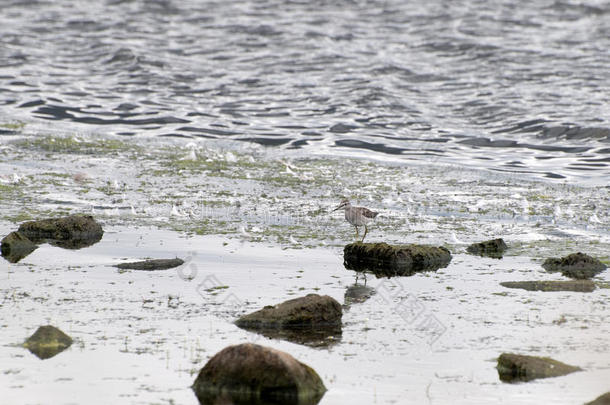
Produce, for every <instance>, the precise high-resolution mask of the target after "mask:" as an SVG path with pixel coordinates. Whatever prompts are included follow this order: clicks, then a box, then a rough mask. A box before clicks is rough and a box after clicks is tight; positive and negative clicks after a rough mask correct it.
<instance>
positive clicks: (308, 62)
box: [0, 0, 610, 185]
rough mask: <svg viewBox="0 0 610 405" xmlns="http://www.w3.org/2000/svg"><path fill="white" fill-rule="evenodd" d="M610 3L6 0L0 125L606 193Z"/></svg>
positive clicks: (0, 30) (0, 47)
mask: <svg viewBox="0 0 610 405" xmlns="http://www.w3.org/2000/svg"><path fill="white" fill-rule="evenodd" d="M609 14H610V4H609V3H608V2H606V1H598V0H588V1H571V0H568V1H537V2H531V1H517V2H515V1H502V2H494V3H488V2H482V1H472V0H460V1H454V2H451V4H447V3H446V2H440V1H426V2H404V1H395V0H389V1H388V0H376V1H367V2H362V1H354V0H345V1H333V2H320V1H314V2H312V1H285V0H267V1H256V2H252V1H230V2H224V1H223V2H211V1H206V2H199V1H181V2H172V1H165V0H162V1H154V2H151V1H143V0H141V1H140V0H139V1H105V2H96V4H91V2H88V1H71V0H70V1H67V0H63V1H53V2H48V1H27V2H23V1H12V2H11V1H8V2H4V4H3V6H2V9H1V10H0V69H1V70H0V88H1V89H2V91H1V92H0V105H2V111H1V112H0V114H1V115H0V119H2V120H3V121H5V122H12V121H15V120H20V121H23V122H26V123H27V125H28V127H29V128H32V130H34V131H41V130H42V131H57V132H60V133H63V134H72V133H75V132H76V133H82V132H89V133H93V134H98V135H108V134H121V135H126V136H135V137H150V136H175V137H203V138H222V139H233V140H246V141H251V142H256V143H260V144H264V145H268V146H273V147H275V148H276V149H279V150H282V149H287V148H301V149H303V151H304V153H305V154H308V155H311V154H320V153H322V154H326V155H329V154H332V155H337V154H341V155H345V156H358V155H366V156H368V157H371V156H375V157H377V158H379V159H384V160H398V161H402V162H404V161H421V162H424V163H427V162H431V161H437V160H438V161H441V162H445V163H458V164H460V165H462V166H468V167H474V168H486V169H489V170H497V171H504V172H511V173H520V174H521V175H524V176H525V175H531V176H535V177H544V178H548V179H559V180H567V181H576V182H578V183H581V184H583V183H587V184H592V185H607V184H608V178H609V176H610V169H609V166H608V159H609V156H610V110H609V109H608V106H609V105H610V73H609V70H608V69H607V66H610V53H608V51H607V50H608V49H610V32H609V31H608V24H607V21H608V16H609Z"/></svg>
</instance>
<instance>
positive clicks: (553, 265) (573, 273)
mask: <svg viewBox="0 0 610 405" xmlns="http://www.w3.org/2000/svg"><path fill="white" fill-rule="evenodd" d="M542 267H543V268H544V269H545V270H546V271H550V272H557V271H560V272H561V274H563V275H564V276H566V277H570V278H575V279H589V278H592V277H594V276H596V275H597V274H599V273H601V272H602V271H604V270H605V269H606V265H605V264H604V263H602V262H600V261H599V260H597V259H596V258H594V257H591V256H589V255H587V254H584V253H580V252H578V253H572V254H570V255H567V256H565V257H562V258H555V257H551V258H548V259H546V260H545V261H544V263H543V264H542Z"/></svg>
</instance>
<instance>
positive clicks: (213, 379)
mask: <svg viewBox="0 0 610 405" xmlns="http://www.w3.org/2000/svg"><path fill="white" fill-rule="evenodd" d="M192 388H193V390H194V391H195V395H197V398H198V399H199V402H200V403H201V404H210V403H214V404H221V403H222V404H260V405H262V404H269V403H273V404H307V405H313V404H317V403H318V402H319V401H320V399H321V398H322V396H323V395H324V392H326V387H324V384H323V383H322V380H321V379H320V377H319V376H318V374H317V373H316V372H315V370H313V369H312V368H311V367H309V366H307V365H305V364H303V363H301V362H299V361H298V360H296V359H295V358H294V357H292V356H291V355H289V354H288V353H285V352H282V351H279V350H276V349H272V348H270V347H264V346H259V345H256V344H251V343H245V344H240V345H235V346H229V347H226V348H224V349H223V350H221V351H220V352H218V353H217V354H216V355H215V356H214V357H212V358H211V359H210V360H209V361H208V362H207V363H206V365H205V366H204V367H203V368H202V369H201V371H200V372H199V375H198V376H197V378H196V379H195V382H194V384H193V387H192Z"/></svg>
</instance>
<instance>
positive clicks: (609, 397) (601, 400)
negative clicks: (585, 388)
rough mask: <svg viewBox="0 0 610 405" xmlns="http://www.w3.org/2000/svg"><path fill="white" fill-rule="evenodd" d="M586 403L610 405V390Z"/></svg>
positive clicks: (589, 404)
mask: <svg viewBox="0 0 610 405" xmlns="http://www.w3.org/2000/svg"><path fill="white" fill-rule="evenodd" d="M585 405H610V392H606V393H605V394H602V395H600V396H599V397H597V398H595V399H594V400H593V401H591V402H587V403H586V404H585Z"/></svg>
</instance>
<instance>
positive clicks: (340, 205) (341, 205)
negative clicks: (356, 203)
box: [331, 204, 343, 212]
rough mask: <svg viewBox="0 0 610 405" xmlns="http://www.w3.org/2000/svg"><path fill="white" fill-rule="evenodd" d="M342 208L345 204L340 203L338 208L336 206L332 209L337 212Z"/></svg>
mask: <svg viewBox="0 0 610 405" xmlns="http://www.w3.org/2000/svg"><path fill="white" fill-rule="evenodd" d="M341 208H343V204H339V206H338V207H337V208H335V209H334V210H332V211H331V212H335V211H337V210H340V209H341Z"/></svg>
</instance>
